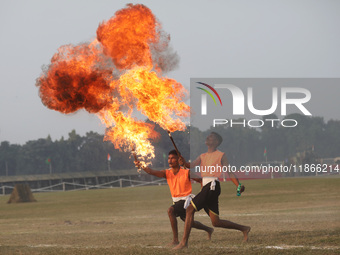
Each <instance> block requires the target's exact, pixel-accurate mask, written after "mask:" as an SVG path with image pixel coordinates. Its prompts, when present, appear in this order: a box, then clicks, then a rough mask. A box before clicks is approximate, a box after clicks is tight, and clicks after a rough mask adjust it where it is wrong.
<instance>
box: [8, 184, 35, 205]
mask: <svg viewBox="0 0 340 255" xmlns="http://www.w3.org/2000/svg"><path fill="white" fill-rule="evenodd" d="M22 202H37V200H35V198H34V197H33V194H32V191H31V189H30V187H29V186H28V185H27V184H16V185H15V187H14V190H13V192H12V194H11V196H10V198H9V200H8V202H7V203H8V204H10V203H22Z"/></svg>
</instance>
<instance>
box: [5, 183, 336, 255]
mask: <svg viewBox="0 0 340 255" xmlns="http://www.w3.org/2000/svg"><path fill="white" fill-rule="evenodd" d="M242 183H243V184H244V185H245V186H246V192H245V193H244V194H243V195H242V196H241V197H237V196H236V195H235V194H236V192H235V186H234V185H233V184H232V183H231V182H227V183H222V194H221V196H220V217H221V218H224V219H228V220H231V221H234V222H237V223H240V224H245V225H250V226H251V227H252V230H251V232H250V239H249V242H248V243H242V234H241V232H238V231H235V230H225V229H216V228H215V232H214V234H213V236H212V240H211V241H208V240H206V233H204V232H202V231H199V230H196V229H193V230H192V232H191V236H190V239H189V248H188V249H185V250H181V251H173V250H171V248H169V247H167V244H168V243H169V242H170V241H171V238H172V234H171V227H170V223H169V220H168V216H167V212H166V211H167V208H168V207H169V206H170V205H171V198H170V193H169V190H168V187H167V186H165V185H164V186H149V187H135V188H123V189H119V188H114V189H105V190H86V191H85V190H84V191H68V192H54V193H35V194H34V197H35V198H36V200H37V202H33V203H21V204H7V201H8V199H9V196H1V197H0V254H340V192H339V191H340V178H304V179H302V178H294V179H293V178H292V179H274V180H249V181H243V182H242ZM199 188H200V187H199V185H198V184H194V193H197V192H198V191H199ZM195 219H196V220H199V221H201V222H202V223H204V224H207V225H209V226H211V223H210V221H209V218H208V217H207V216H206V215H205V214H204V213H203V212H199V213H196V215H195ZM178 222H179V232H180V237H181V236H182V234H183V227H184V224H183V222H181V221H180V220H179V221H178Z"/></svg>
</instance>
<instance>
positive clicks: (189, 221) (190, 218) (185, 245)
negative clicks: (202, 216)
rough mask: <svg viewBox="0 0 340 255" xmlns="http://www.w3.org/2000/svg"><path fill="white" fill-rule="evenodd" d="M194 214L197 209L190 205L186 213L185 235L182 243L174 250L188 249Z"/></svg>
mask: <svg viewBox="0 0 340 255" xmlns="http://www.w3.org/2000/svg"><path fill="white" fill-rule="evenodd" d="M194 214H195V208H194V207H193V206H192V205H189V207H188V208H187V212H186V218H185V223H184V234H183V238H182V241H181V242H180V243H179V244H178V245H177V246H176V247H174V250H179V249H183V248H188V239H189V235H190V231H191V228H192V225H193V222H194Z"/></svg>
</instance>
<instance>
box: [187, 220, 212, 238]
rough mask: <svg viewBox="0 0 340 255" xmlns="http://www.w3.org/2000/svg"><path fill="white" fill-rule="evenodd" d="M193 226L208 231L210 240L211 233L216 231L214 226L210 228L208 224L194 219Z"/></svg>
mask: <svg viewBox="0 0 340 255" xmlns="http://www.w3.org/2000/svg"><path fill="white" fill-rule="evenodd" d="M192 227H193V228H196V229H201V230H204V231H206V232H207V233H208V240H211V235H212V233H213V232H214V229H213V228H209V227H208V226H206V225H204V224H202V223H201V222H199V221H194V222H193V223H192Z"/></svg>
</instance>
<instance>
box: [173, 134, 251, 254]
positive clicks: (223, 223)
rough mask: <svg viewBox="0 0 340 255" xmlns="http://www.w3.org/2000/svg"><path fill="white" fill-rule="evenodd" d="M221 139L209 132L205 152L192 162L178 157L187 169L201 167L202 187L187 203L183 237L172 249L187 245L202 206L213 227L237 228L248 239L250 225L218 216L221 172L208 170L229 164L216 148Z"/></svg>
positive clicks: (234, 178) (232, 178) (245, 239)
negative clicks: (206, 211)
mask: <svg viewBox="0 0 340 255" xmlns="http://www.w3.org/2000/svg"><path fill="white" fill-rule="evenodd" d="M222 141H223V139H222V137H221V136H220V135H219V134H217V133H215V132H211V133H210V135H209V136H208V137H207V138H206V141H205V144H206V146H207V147H208V151H207V152H206V153H203V154H201V155H200V156H199V157H198V158H197V159H196V160H195V161H194V162H192V164H190V163H189V162H186V161H185V160H184V158H183V157H180V159H179V163H180V164H181V165H184V166H186V167H187V168H189V169H190V167H195V166H199V167H200V169H202V170H201V176H202V189H201V191H200V192H199V193H198V194H197V195H196V196H195V197H194V198H193V200H192V201H191V205H189V206H188V208H187V210H186V220H185V226H184V235H183V239H182V241H181V242H180V243H179V244H178V245H177V246H176V247H175V248H174V249H182V248H186V247H187V246H188V239H189V235H190V230H191V227H192V221H193V220H194V214H195V212H196V211H199V210H201V209H202V208H204V209H206V208H208V209H209V217H210V219H211V223H212V225H213V226H214V227H220V228H227V229H236V230H239V231H241V232H242V233H243V236H244V241H247V240H248V233H249V231H250V227H248V226H243V225H240V224H237V223H234V222H231V221H228V220H222V219H220V217H219V210H218V197H219V195H220V193H221V187H220V182H219V177H220V175H221V173H218V172H216V171H208V170H209V169H212V167H216V168H218V167H219V168H220V169H221V167H222V166H227V167H228V165H229V163H228V159H227V157H226V155H225V153H223V152H221V151H219V150H217V147H218V146H219V145H220V144H221V143H222ZM229 176H230V179H231V181H232V182H233V183H234V184H235V185H236V187H239V189H240V193H242V192H243V191H244V186H243V185H241V184H240V183H239V181H238V179H237V177H236V176H235V175H234V174H233V173H232V172H229Z"/></svg>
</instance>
